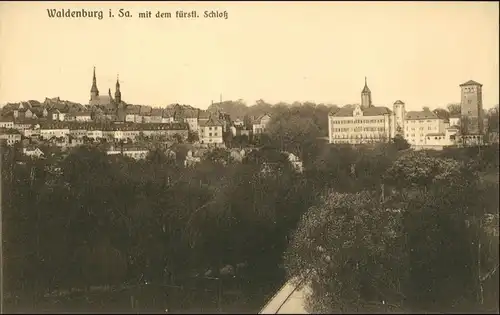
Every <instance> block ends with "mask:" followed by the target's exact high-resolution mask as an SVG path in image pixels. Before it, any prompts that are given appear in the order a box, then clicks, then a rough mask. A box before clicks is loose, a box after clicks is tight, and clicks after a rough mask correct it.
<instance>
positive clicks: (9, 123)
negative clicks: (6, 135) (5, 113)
mask: <svg viewBox="0 0 500 315" xmlns="http://www.w3.org/2000/svg"><path fill="white" fill-rule="evenodd" d="M0 128H6V129H11V128H12V129H13V128H14V119H12V118H6V117H0Z"/></svg>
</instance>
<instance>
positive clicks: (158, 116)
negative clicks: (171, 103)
mask: <svg viewBox="0 0 500 315" xmlns="http://www.w3.org/2000/svg"><path fill="white" fill-rule="evenodd" d="M162 116H163V109H162V108H153V109H152V110H151V116H150V122H151V123H153V124H161V122H162V118H163V117H162Z"/></svg>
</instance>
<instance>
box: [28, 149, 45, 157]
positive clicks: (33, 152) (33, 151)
mask: <svg viewBox="0 0 500 315" xmlns="http://www.w3.org/2000/svg"><path fill="white" fill-rule="evenodd" d="M23 153H24V154H25V155H27V156H31V157H36V158H40V157H42V156H43V155H44V154H43V152H42V150H40V149H39V148H23Z"/></svg>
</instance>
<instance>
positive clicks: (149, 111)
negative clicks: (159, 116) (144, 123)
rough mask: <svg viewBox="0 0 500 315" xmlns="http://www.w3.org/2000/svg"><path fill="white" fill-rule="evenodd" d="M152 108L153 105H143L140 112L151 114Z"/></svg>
mask: <svg viewBox="0 0 500 315" xmlns="http://www.w3.org/2000/svg"><path fill="white" fill-rule="evenodd" d="M152 109H153V108H152V107H151V106H147V105H141V110H140V111H139V113H140V114H141V115H150V114H151V110H152Z"/></svg>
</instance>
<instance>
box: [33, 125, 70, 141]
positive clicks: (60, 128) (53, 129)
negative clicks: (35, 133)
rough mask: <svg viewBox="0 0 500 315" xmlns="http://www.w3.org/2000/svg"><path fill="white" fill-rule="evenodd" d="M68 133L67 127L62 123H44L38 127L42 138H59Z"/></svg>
mask: <svg viewBox="0 0 500 315" xmlns="http://www.w3.org/2000/svg"><path fill="white" fill-rule="evenodd" d="M68 135H69V127H68V126H66V125H63V124H46V125H43V126H41V127H40V137H41V138H42V139H51V138H54V137H55V138H61V137H67V136H68Z"/></svg>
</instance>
